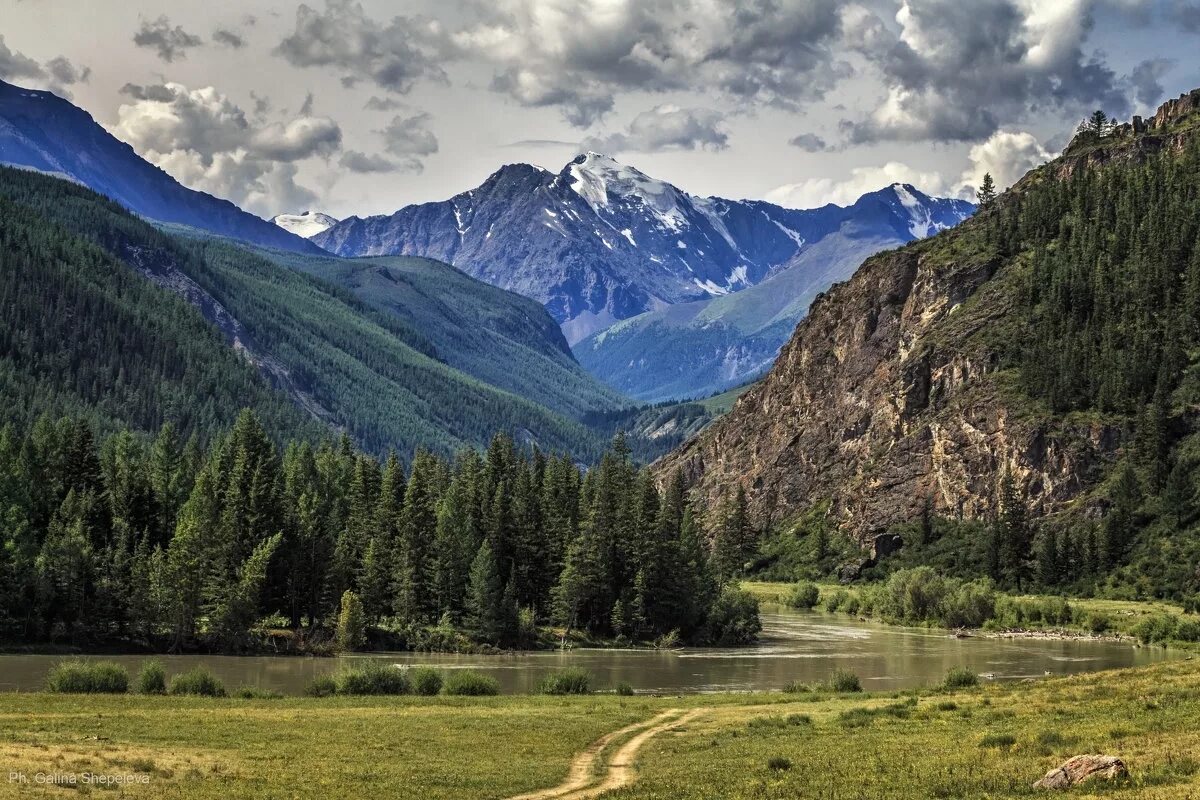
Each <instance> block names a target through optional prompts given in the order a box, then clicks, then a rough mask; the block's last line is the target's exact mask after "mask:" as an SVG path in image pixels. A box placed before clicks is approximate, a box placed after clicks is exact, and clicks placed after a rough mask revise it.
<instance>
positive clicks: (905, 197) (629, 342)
mask: <svg viewBox="0 0 1200 800" xmlns="http://www.w3.org/2000/svg"><path fill="white" fill-rule="evenodd" d="M763 205H766V204H763ZM973 211H974V206H973V205H972V204H970V203H967V202H966V201H963V200H951V199H940V198H933V197H929V196H928V195H926V194H924V193H922V192H920V191H919V190H917V189H916V188H915V187H913V186H911V185H909V184H900V183H897V184H893V185H891V186H888V187H885V188H883V189H881V190H879V191H876V192H871V193H870V194H866V195H863V196H862V197H860V198H859V199H858V200H857V201H856V202H855V203H853V204H852V205H849V206H846V207H844V208H842V207H839V206H834V205H830V206H826V207H824V208H821V209H817V210H815V211H814V212H804V211H800V212H791V217H792V218H793V219H796V218H802V217H803V215H818V214H819V215H820V216H821V218H822V223H823V226H824V227H823V228H822V229H821V230H820V232H819V233H818V234H814V235H813V238H812V239H810V240H809V241H807V242H805V244H804V245H803V246H802V247H800V248H799V249H798V250H797V251H796V253H795V254H794V255H792V256H791V258H789V259H788V260H787V261H786V262H785V263H784V264H783V265H782V266H781V267H779V268H778V269H777V270H776V271H774V272H773V273H772V274H771V275H769V276H768V277H767V278H766V279H765V280H763V281H761V282H759V283H756V284H755V285H753V286H750V287H747V288H745V289H742V290H740V291H738V292H733V293H730V294H724V295H720V296H717V297H713V298H711V299H707V300H697V301H692V302H688V303H678V304H675V305H672V306H667V307H665V308H660V309H657V310H654V311H647V312H645V313H642V314H639V315H637V316H635V317H631V318H630V319H626V320H622V321H621V322H618V323H616V324H615V325H613V326H611V327H609V328H607V329H606V330H603V331H600V332H598V333H595V334H593V335H591V336H589V337H588V338H586V339H584V340H583V341H581V342H578V343H576V344H575V346H574V348H573V349H574V352H575V356H576V358H578V359H579V363H581V364H582V365H583V366H584V367H586V368H587V370H588V371H589V372H591V373H592V374H593V375H596V376H597V377H599V378H600V379H601V380H603V381H605V382H606V383H608V384H609V385H611V386H613V387H615V388H617V389H619V390H621V391H622V392H624V393H626V394H628V395H629V396H631V397H634V398H637V399H638V400H642V401H645V402H652V403H656V402H662V401H664V400H669V399H675V398H689V397H705V396H708V395H711V394H714V393H716V392H720V391H723V390H724V389H726V388H728V387H730V386H736V385H739V384H741V383H744V382H746V381H747V380H750V379H752V378H754V377H756V376H758V375H760V374H761V373H762V372H764V371H765V370H766V369H767V368H768V367H769V366H770V365H771V363H772V362H773V361H774V360H775V356H776V354H777V353H778V352H779V348H780V346H782V345H783V343H784V342H786V341H787V340H788V338H789V337H790V336H791V335H792V331H793V330H794V329H795V327H796V323H798V322H799V321H800V320H801V319H802V318H803V317H804V315H805V314H806V313H807V312H808V307H809V305H810V304H811V303H812V301H813V299H814V298H816V297H817V296H818V295H819V294H820V293H821V292H824V291H826V290H827V289H829V287H830V286H832V285H834V284H835V283H838V282H839V281H844V280H846V279H848V278H849V277H850V276H851V275H853V274H854V271H855V270H856V269H857V268H858V266H859V265H860V264H861V263H862V262H863V261H864V260H865V259H866V258H867V257H868V256H870V255H873V254H874V253H877V252H879V251H881V250H888V249H890V248H893V247H899V246H900V245H903V244H905V243H907V242H910V241H912V240H914V239H920V238H924V237H925V236H929V235H931V234H933V233H937V232H938V231H941V230H944V229H946V228H949V227H952V226H954V225H956V224H958V223H959V222H961V221H962V220H963V219H964V218H966V217H967V216H968V215H970V214H971V213H972V212H973ZM764 213H767V212H766V211H764ZM771 213H773V214H775V215H778V216H783V215H784V209H778V208H777V207H772V209H771ZM797 227H799V225H797ZM810 230H811V228H810Z"/></svg>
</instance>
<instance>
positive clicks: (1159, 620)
mask: <svg viewBox="0 0 1200 800" xmlns="http://www.w3.org/2000/svg"><path fill="white" fill-rule="evenodd" d="M1178 625H1179V619H1178V618H1177V617H1176V616H1175V615H1174V614H1156V615H1154V616H1152V617H1145V618H1143V619H1140V620H1138V623H1137V624H1136V625H1134V626H1133V628H1132V630H1131V631H1130V633H1132V634H1133V635H1134V636H1136V637H1137V638H1138V639H1140V640H1141V641H1142V643H1143V644H1154V643H1155V642H1165V641H1167V640H1169V639H1173V638H1175V629H1176V627H1177V626H1178Z"/></svg>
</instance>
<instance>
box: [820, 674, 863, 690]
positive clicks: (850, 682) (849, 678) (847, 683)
mask: <svg viewBox="0 0 1200 800" xmlns="http://www.w3.org/2000/svg"><path fill="white" fill-rule="evenodd" d="M825 685H826V686H827V687H828V688H829V691H831V692H861V691H862V681H860V680H859V679H858V675H857V674H855V673H853V672H851V671H850V670H848V669H835V670H834V671H833V674H832V675H830V676H829V680H828V681H826V684H825Z"/></svg>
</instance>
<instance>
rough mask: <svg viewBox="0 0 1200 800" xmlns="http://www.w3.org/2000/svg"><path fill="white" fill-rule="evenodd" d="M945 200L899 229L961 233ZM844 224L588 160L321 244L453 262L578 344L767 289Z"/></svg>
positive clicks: (324, 237) (372, 223)
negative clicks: (666, 313)
mask: <svg viewBox="0 0 1200 800" xmlns="http://www.w3.org/2000/svg"><path fill="white" fill-rule="evenodd" d="M945 202H946V203H950V204H952V205H944V204H943V205H938V206H936V207H928V208H926V207H922V208H912V209H909V211H908V213H907V214H906V215H905V216H904V219H903V221H900V220H897V222H896V224H897V225H900V226H901V231H902V232H903V234H904V235H905V236H906V237H907V238H911V236H912V235H917V234H913V233H912V231H913V230H920V231H922V233H921V234H920V235H924V231H927V230H929V229H930V228H931V227H932V228H934V229H936V228H937V227H938V226H943V227H944V226H945V225H948V224H953V223H954V222H957V221H958V219H960V218H961V216H962V214H963V213H964V212H963V209H962V208H961V207H960V206H957V205H953V203H955V202H956V201H945ZM844 222H845V209H842V208H839V207H837V206H826V207H824V208H820V209H813V210H810V211H796V210H791V209H784V208H780V207H779V206H775V205H772V204H770V203H763V202H753V201H737V200H723V199H720V198H701V197H696V196H694V195H690V194H687V193H686V192H684V191H682V190H680V189H678V188H676V187H675V186H672V185H671V184H669V183H666V182H664V181H660V180H657V179H655V178H652V177H649V176H647V175H645V174H644V173H642V172H640V171H639V170H637V169H634V168H633V167H630V166H627V165H624V164H621V163H619V162H617V161H615V160H614V159H612V158H610V157H608V156H604V155H601V154H599V153H586V154H583V155H580V156H578V157H577V158H575V159H574V160H573V161H571V163H569V164H567V165H566V166H565V167H563V169H562V170H560V171H559V172H558V173H553V172H549V171H547V170H544V169H541V168H539V167H534V166H529V165H527V164H516V165H510V166H506V167H503V168H501V169H500V170H499V171H497V172H496V173H494V174H493V175H492V176H490V177H489V178H488V179H487V180H486V181H485V182H484V183H483V184H482V185H481V186H479V187H478V188H476V189H473V190H471V191H468V192H464V193H462V194H459V195H457V196H455V197H452V198H451V199H449V200H446V201H442V202H436V203H424V204H420V205H415V206H408V207H406V208H403V209H400V210H399V211H397V212H396V213H394V214H392V215H390V216H379V217H368V218H365V219H363V218H358V217H350V218H349V219H346V220H343V221H342V222H341V223H339V224H337V225H335V226H333V227H332V228H330V229H329V230H327V231H325V232H323V233H321V234H318V235H317V236H315V237H314V238H313V241H315V242H316V243H317V244H319V245H320V246H322V247H324V248H326V249H327V250H330V251H331V252H334V253H336V254H338V255H343V256H367V255H393V254H403V255H420V256H425V257H429V258H436V259H439V260H442V261H446V262H449V263H452V264H454V265H455V266H457V267H458V268H459V269H462V270H464V271H465V272H467V273H468V274H470V275H472V276H473V277H476V278H480V279H482V280H484V281H487V282H488V283H492V284H494V285H496V286H500V287H503V288H505V289H510V290H512V291H515V292H517V293H519V294H523V295H525V296H527V297H532V298H533V299H535V300H538V301H539V302H541V303H543V304H544V305H545V306H546V308H547V309H548V310H549V311H550V313H551V315H552V316H553V317H554V318H555V319H556V320H558V321H559V323H560V324H561V325H562V327H563V332H564V333H565V334H566V336H567V339H568V341H569V342H571V343H572V344H574V343H575V342H578V341H580V340H581V339H583V338H584V337H586V336H588V335H590V334H591V333H594V332H596V331H599V330H603V329H604V328H607V327H609V326H610V325H612V324H613V323H614V322H616V321H618V320H622V319H626V318H629V317H632V316H635V315H637V314H640V313H642V312H645V311H652V310H656V309H661V308H664V307H666V306H669V305H674V304H677V303H684V302H689V301H695V300H706V299H709V298H713V297H719V296H723V295H727V294H730V293H733V292H736V291H738V290H740V289H744V288H746V287H748V286H753V285H755V284H757V283H760V282H761V281H763V280H764V279H766V278H768V277H769V276H770V275H772V274H774V273H775V272H777V271H779V270H780V269H782V268H783V267H784V266H785V265H786V264H787V263H788V262H789V261H790V260H791V259H793V258H795V257H796V255H797V254H798V253H799V252H800V251H801V250H802V249H803V248H804V247H805V246H806V245H808V244H810V243H812V242H815V241H818V240H820V239H821V238H823V237H825V236H827V235H829V234H830V233H833V232H836V231H837V230H839V228H840V227H841V226H842V225H843V224H844ZM897 235H900V232H898V234H897ZM907 238H906V239H905V240H907Z"/></svg>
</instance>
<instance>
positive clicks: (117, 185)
mask: <svg viewBox="0 0 1200 800" xmlns="http://www.w3.org/2000/svg"><path fill="white" fill-rule="evenodd" d="M0 163H2V164H6V165H8V166H14V167H22V168H26V169H32V170H36V171H39V172H44V173H48V174H50V175H54V176H56V177H65V178H68V179H70V180H73V181H75V182H76V183H80V184H82V185H84V186H87V187H89V188H91V189H93V190H95V191H96V192H98V193H100V194H102V195H104V196H105V197H108V198H110V199H112V200H115V201H116V202H118V203H119V204H120V205H122V206H124V207H125V208H126V209H128V210H129V211H132V212H134V213H135V214H139V215H141V216H143V217H147V218H149V219H153V220H157V221H159V222H165V223H175V224H180V225H188V226H191V227H194V228H200V229H203V230H207V231H210V232H212V233H215V234H218V235H222V236H228V237H231V238H235V239H242V240H245V241H249V242H253V243H255V244H259V245H264V246H267V247H279V248H283V249H285V250H294V251H297V252H306V253H316V252H318V251H319V248H317V247H316V246H315V245H313V244H311V243H310V242H308V241H307V240H305V239H302V238H300V237H298V236H294V235H293V234H291V233H289V232H287V231H285V230H284V229H283V228H281V227H279V226H277V225H275V224H273V223H271V222H269V221H267V220H264V219H261V218H260V217H257V216H255V215H253V214H250V213H249V212H246V211H243V210H242V209H240V208H238V207H237V206H236V205H234V204H233V203H231V202H229V201H228V200H222V199H220V198H218V197H214V196H212V195H210V194H206V193H204V192H199V191H196V190H194V189H189V188H187V187H186V186H184V185H182V184H181V183H179V181H177V180H175V179H174V178H172V177H171V176H170V175H168V174H167V173H166V172H165V171H163V170H162V169H160V168H159V167H157V166H155V165H153V164H151V163H150V162H148V161H146V160H145V159H143V158H142V157H141V156H139V155H138V154H137V153H136V152H135V151H134V149H133V148H132V147H130V146H129V145H128V144H126V143H125V142H122V141H121V140H119V139H117V138H116V137H114V136H113V135H112V134H110V133H109V132H108V131H106V130H105V129H104V128H103V127H101V126H100V125H99V123H97V122H96V121H95V120H94V119H93V118H92V116H91V115H90V114H88V113H87V112H86V111H85V110H83V109H82V108H79V107H78V106H76V105H74V104H72V103H71V102H70V101H68V100H65V99H63V98H61V97H59V96H58V95H55V94H54V93H52V92H46V91H39V90H35V89H23V88H21V87H19V86H15V85H13V84H10V83H6V82H4V81H2V80H0Z"/></svg>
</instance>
